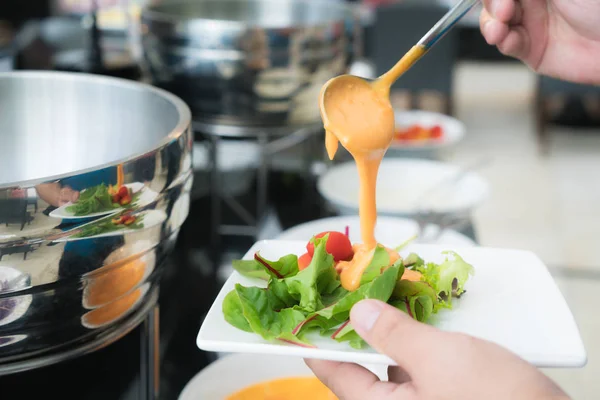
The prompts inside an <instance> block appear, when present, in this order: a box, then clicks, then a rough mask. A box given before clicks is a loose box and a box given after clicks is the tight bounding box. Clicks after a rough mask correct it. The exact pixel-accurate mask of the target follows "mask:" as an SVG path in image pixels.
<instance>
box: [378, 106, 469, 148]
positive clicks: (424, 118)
mask: <svg viewBox="0 0 600 400" xmlns="http://www.w3.org/2000/svg"><path fill="white" fill-rule="evenodd" d="M395 120H396V129H406V128H408V127H411V126H413V125H421V126H422V127H424V128H431V127H433V126H435V125H439V126H440V127H441V128H442V132H443V134H442V137H441V138H439V139H435V140H433V139H432V140H394V141H392V144H391V146H390V150H394V149H399V150H434V149H439V148H442V147H448V146H453V145H455V144H457V143H458V142H460V141H461V140H462V139H463V138H464V136H465V132H466V128H465V125H464V124H463V123H462V122H460V121H459V120H457V119H456V118H453V117H450V116H448V115H444V114H440V113H435V112H430V111H420V110H411V111H396V113H395Z"/></svg>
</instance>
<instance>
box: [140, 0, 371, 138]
mask: <svg viewBox="0 0 600 400" xmlns="http://www.w3.org/2000/svg"><path fill="white" fill-rule="evenodd" d="M357 20H358V15H357V13H356V12H355V9H354V8H353V7H351V6H350V5H348V4H345V3H343V2H340V1H332V0H194V1H193V0H187V1H186V0H183V1H182V0H168V1H162V2H160V3H159V4H157V5H152V6H149V7H147V8H146V9H144V10H143V11H142V17H141V24H142V25H141V30H142V32H141V37H142V47H143V52H144V60H145V63H146V65H147V69H148V70H149V71H150V75H151V79H152V82H153V83H154V84H155V85H157V86H159V87H163V88H166V89H167V90H169V91H172V92H173V93H176V94H177V95H178V96H180V97H181V98H182V99H184V100H185V101H186V102H187V103H188V105H189V106H190V107H191V109H192V112H193V114H194V120H195V121H200V122H202V123H205V124H214V125H222V124H225V125H242V126H261V127H262V126H265V127H272V126H288V125H292V126H295V125H306V124H312V123H315V122H319V121H320V116H319V110H318V106H317V98H318V93H319V91H320V89H321V86H322V85H323V84H324V83H325V82H326V81H327V80H328V79H330V78H331V77H333V76H335V75H339V74H341V73H344V72H345V71H346V70H347V69H348V67H349V64H350V61H351V57H352V56H353V55H354V56H355V55H357V54H356V53H357V51H353V50H352V49H353V46H354V47H358V45H359V44H360V41H359V40H358V35H359V34H360V33H361V30H360V29H358V27H359V24H358V22H357Z"/></svg>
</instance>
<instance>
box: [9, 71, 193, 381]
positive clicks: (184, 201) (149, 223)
mask: <svg viewBox="0 0 600 400" xmlns="http://www.w3.org/2000/svg"><path fill="white" fill-rule="evenodd" d="M190 120H191V114H190V110H189V108H188V107H187V106H186V105H185V103H184V102H183V101H182V100H180V99H179V98H177V97H175V96H174V95H171V94H170V93H167V92H165V91H163V90H160V89H157V88H154V87H151V86H148V85H143V84H139V83H135V82H130V81H125V80H121V79H114V78H106V77H100V76H91V75H85V74H69V73H57V72H9V73H3V74H0V374H3V373H8V372H14V371H20V370H24V369H29V368H34V367H38V366H41V365H45V364H48V363H52V362H56V361H60V360H63V359H66V358H69V357H73V356H76V355H78V354H82V353H85V352H89V351H92V350H94V349H96V348H99V347H101V346H104V345H106V344H107V343H110V342H111V341H112V340H116V339H117V338H118V337H120V336H121V335H123V334H124V333H126V332H127V331H128V330H129V329H132V328H133V327H135V326H136V325H137V324H138V323H139V321H140V320H141V319H142V318H143V317H144V316H145V314H146V313H147V311H148V310H149V309H150V308H151V307H152V306H153V305H154V304H155V302H156V298H157V291H158V281H159V278H160V275H161V271H162V269H163V266H164V263H165V257H166V256H167V255H168V253H169V251H170V250H171V248H172V246H173V244H174V242H175V240H176V237H177V234H178V231H179V228H180V226H181V225H182V223H183V221H184V220H185V218H186V216H187V214H188V209H189V197H190V194H189V193H190V188H191V185H192V173H191V167H192V162H191V154H192V142H193V137H192V133H191V129H190ZM121 183H122V184H123V186H124V187H125V188H127V189H122V190H121V192H120V194H119V193H117V194H116V195H114V196H113V195H110V194H108V193H107V192H108V190H109V188H110V185H117V184H121ZM128 196H129V198H128ZM129 221H131V222H129Z"/></svg>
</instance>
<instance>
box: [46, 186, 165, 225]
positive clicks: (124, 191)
mask: <svg viewBox="0 0 600 400" xmlns="http://www.w3.org/2000/svg"><path fill="white" fill-rule="evenodd" d="M157 196H158V195H157V193H155V192H153V191H151V190H149V189H147V188H146V187H145V186H144V184H143V183H141V182H134V183H128V184H124V185H120V186H117V185H115V186H113V185H106V184H104V183H101V184H99V185H96V186H92V187H89V188H87V189H85V190H82V191H81V193H80V195H79V198H78V199H77V201H75V202H74V203H71V202H69V203H67V204H65V205H63V206H61V207H58V208H57V209H55V210H53V211H52V212H51V213H50V216H51V217H54V218H62V219H73V218H75V219H77V218H93V217H99V216H103V215H108V214H114V213H117V212H119V211H121V210H123V209H126V208H132V207H141V206H143V205H145V204H148V203H150V202H152V201H153V200H154V199H155V198H156V197H157Z"/></svg>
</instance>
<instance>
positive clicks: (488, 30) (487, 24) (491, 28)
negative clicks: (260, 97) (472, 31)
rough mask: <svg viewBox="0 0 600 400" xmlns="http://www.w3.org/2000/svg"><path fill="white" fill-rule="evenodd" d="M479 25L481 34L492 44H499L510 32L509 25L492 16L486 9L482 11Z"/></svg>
mask: <svg viewBox="0 0 600 400" xmlns="http://www.w3.org/2000/svg"><path fill="white" fill-rule="evenodd" d="M479 25H480V29H481V34H482V35H483V37H484V38H485V40H486V42H487V43H488V44H490V45H497V44H498V43H500V42H502V41H503V40H504V39H505V38H506V36H507V35H508V32H509V27H508V25H506V24H504V23H502V22H500V21H498V20H495V19H494V18H492V16H491V15H490V14H489V13H488V12H487V11H486V10H483V11H481V15H480V17H479Z"/></svg>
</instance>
